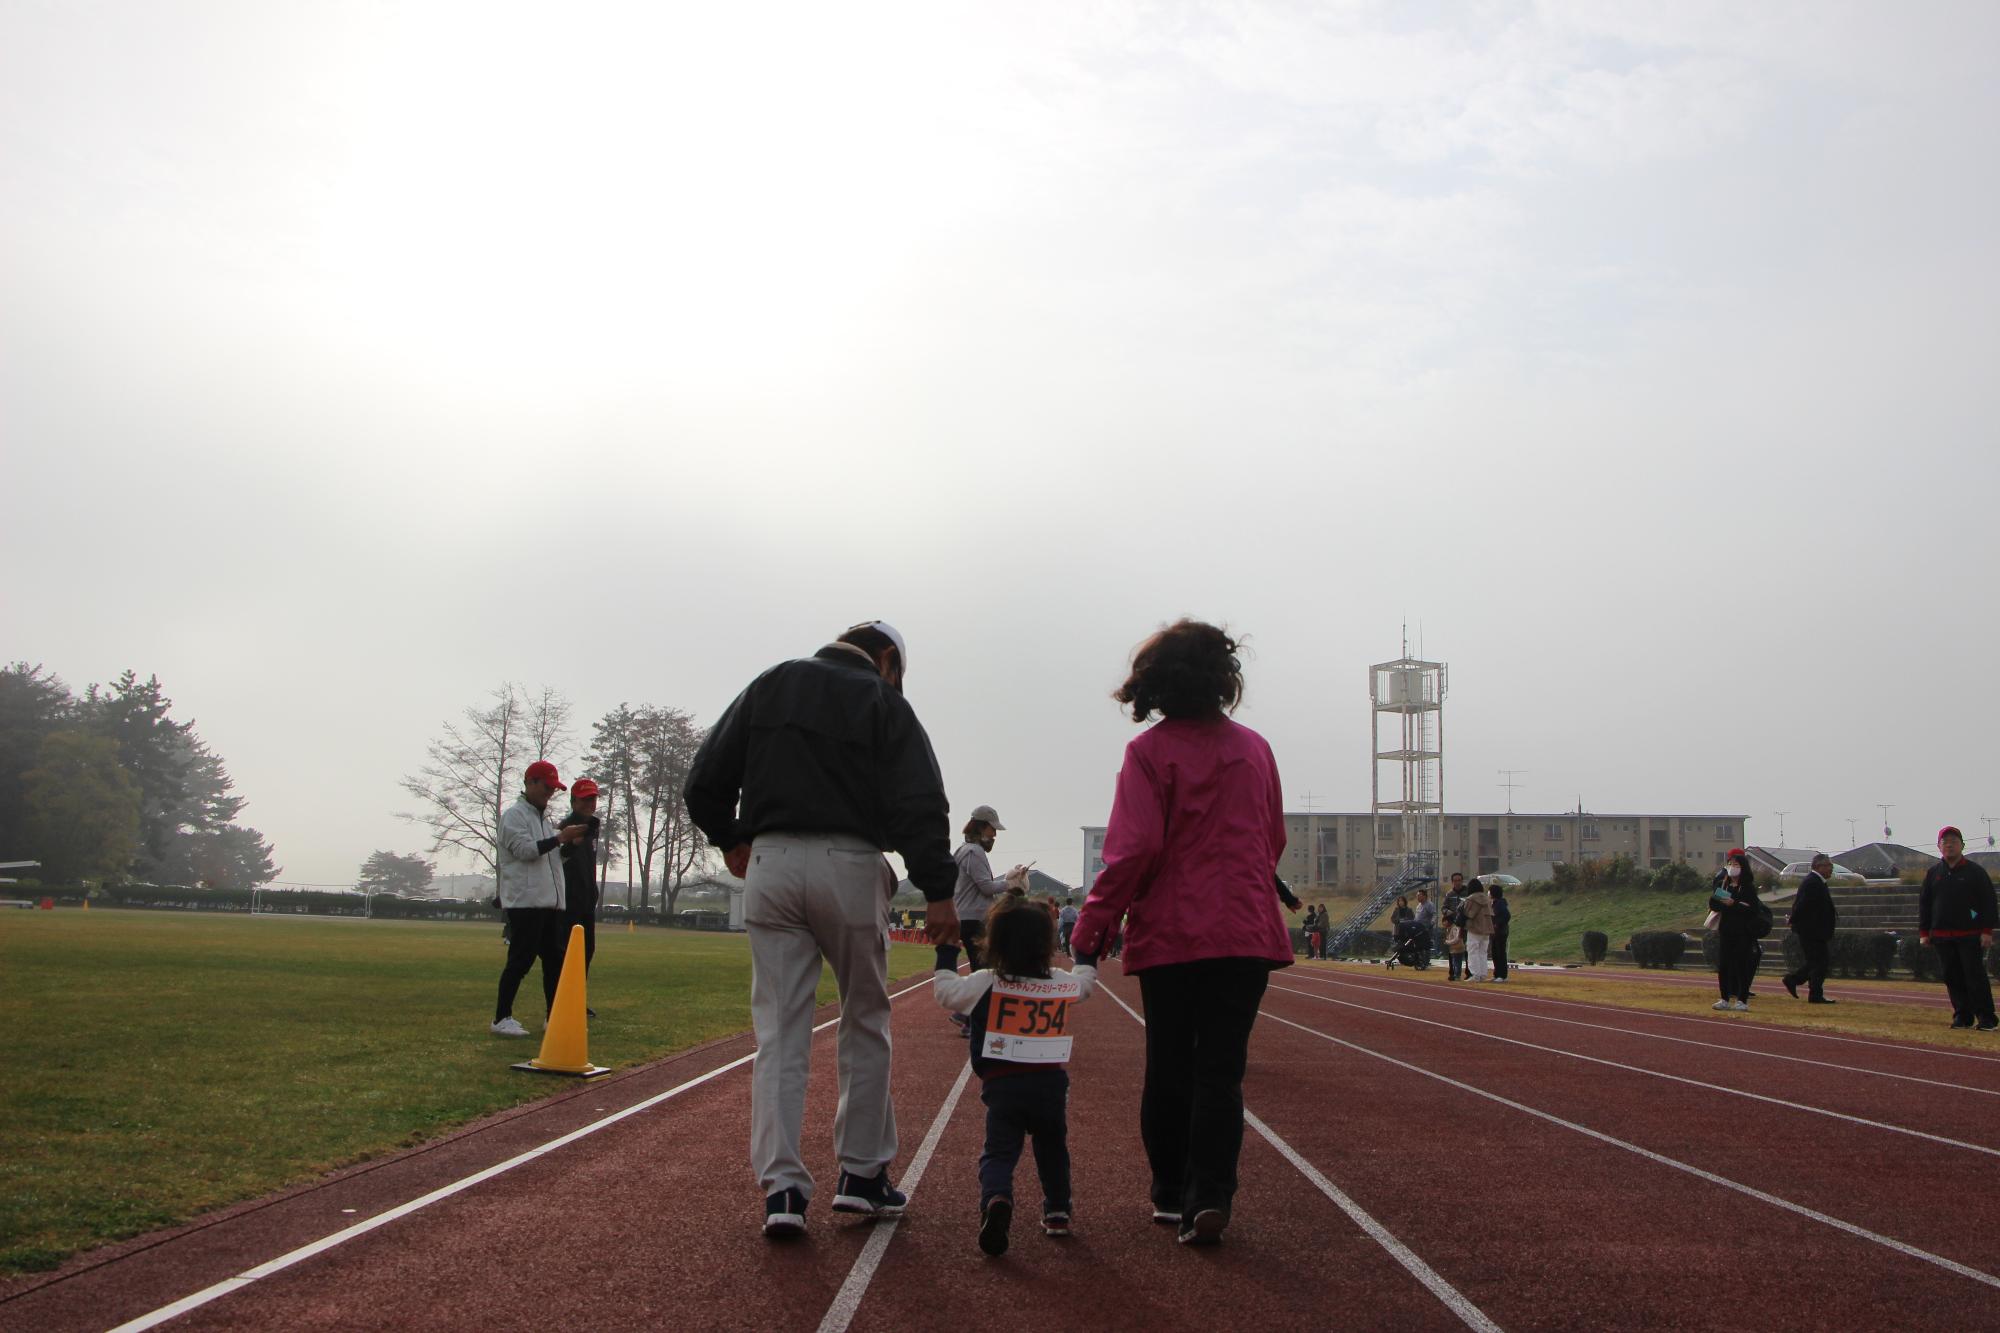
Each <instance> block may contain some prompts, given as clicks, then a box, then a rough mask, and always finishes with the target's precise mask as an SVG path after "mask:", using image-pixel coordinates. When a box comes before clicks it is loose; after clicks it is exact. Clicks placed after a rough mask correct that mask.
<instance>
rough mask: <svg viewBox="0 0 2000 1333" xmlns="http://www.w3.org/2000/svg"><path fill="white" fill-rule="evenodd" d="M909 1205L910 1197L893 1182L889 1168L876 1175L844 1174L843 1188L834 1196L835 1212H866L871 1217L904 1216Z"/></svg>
mask: <svg viewBox="0 0 2000 1333" xmlns="http://www.w3.org/2000/svg"><path fill="white" fill-rule="evenodd" d="M909 1202H910V1196H909V1195H907V1194H905V1193H903V1192H902V1191H901V1190H899V1189H897V1188H896V1187H895V1186H894V1185H891V1184H890V1183H889V1171H888V1168H887V1167H884V1168H883V1169H882V1171H881V1172H880V1173H879V1174H877V1175H873V1176H857V1175H855V1174H854V1173H853V1172H851V1171H843V1172H841V1173H840V1189H839V1190H838V1191H836V1192H835V1194H834V1196H833V1211H834V1212H836V1213H862V1214H865V1215H867V1216H869V1217H901V1216H902V1215H903V1209H904V1207H905V1206H906V1205H907V1204H908V1203H909Z"/></svg>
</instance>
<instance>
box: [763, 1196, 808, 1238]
mask: <svg viewBox="0 0 2000 1333" xmlns="http://www.w3.org/2000/svg"><path fill="white" fill-rule="evenodd" d="M805 1230H806V1196H805V1195H803V1194H801V1193H799V1191H797V1190H779V1191H778V1192H777V1193H776V1194H773V1195H770V1196H769V1197H768V1198H766V1199H765V1200H764V1234H765V1235H766V1236H769V1237H770V1238H771V1239H772V1240H789V1239H790V1238H791V1237H793V1236H802V1235H804V1234H805Z"/></svg>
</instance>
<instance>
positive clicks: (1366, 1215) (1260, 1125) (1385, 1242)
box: [822, 986, 1500, 1333]
mask: <svg viewBox="0 0 2000 1333" xmlns="http://www.w3.org/2000/svg"><path fill="white" fill-rule="evenodd" d="M1103 990H1104V993H1105V994H1106V995H1109V996H1110V997H1111V998H1112V999H1113V1000H1116V1001H1117V1002H1118V1007H1119V1008H1120V1009H1123V1010H1124V1011H1125V1012H1126V1013H1128V1014H1131V1015H1132V1017H1133V1019H1134V1020H1135V1021H1136V1022H1137V1023H1138V1024H1139V1026H1140V1027H1144V1026H1146V1020H1145V1019H1144V1018H1141V1017H1140V1016H1139V1014H1138V1012H1137V1011H1136V1010H1134V1009H1133V1008H1132V1006H1131V1005H1129V1004H1127V1003H1125V1000H1124V998H1123V997H1122V996H1120V995H1119V994H1118V993H1117V992H1116V991H1114V990H1112V989H1111V988H1110V987H1109V986H1105V987H1103ZM1243 1121H1244V1123H1245V1124H1247V1125H1249V1126H1250V1127H1251V1128H1252V1129H1254V1130H1256V1131H1257V1132H1258V1133H1259V1134H1261V1135H1263V1136H1264V1141H1265V1142H1267V1143H1269V1144H1270V1145H1271V1146H1272V1147H1273V1148H1276V1149H1277V1150H1278V1153H1279V1155H1280V1156H1282V1157H1283V1158H1284V1159H1285V1160H1286V1161H1288V1162H1290V1163H1291V1164H1292V1165H1293V1166H1295V1167H1297V1168H1298V1170H1299V1173H1300V1174H1301V1175H1303V1176H1305V1178H1306V1179H1307V1180H1310V1181H1311V1182H1312V1183H1313V1184H1314V1185H1315V1186H1317V1187H1318V1189H1319V1192H1320V1193H1321V1194H1324V1195H1325V1196H1326V1197H1327V1198H1329V1199H1331V1200H1333V1203H1334V1206H1335V1207H1337V1208H1339V1209H1340V1211H1341V1212H1343V1213H1346V1214H1347V1216H1348V1217H1349V1218H1350V1219H1351V1220H1352V1221H1353V1222H1354V1225H1356V1226H1358V1227H1360V1228H1361V1231H1362V1234H1364V1235H1366V1236H1367V1237H1368V1238H1369V1239H1370V1240H1372V1241H1374V1242H1375V1243H1376V1244H1377V1245H1380V1246H1381V1247H1382V1248H1383V1249H1384V1250H1387V1251H1388V1252H1389V1257H1390V1258H1391V1259H1394V1260H1395V1261H1396V1262H1397V1263H1399V1264H1401V1265H1402V1266H1403V1268H1404V1269H1405V1270H1406V1271H1407V1272H1408V1273H1409V1274H1410V1276H1411V1277H1413V1278H1415V1279H1416V1280H1417V1281H1419V1282H1421V1283H1423V1284H1424V1287H1425V1288H1426V1289H1427V1290H1429V1292H1430V1293H1431V1295H1433V1296H1435V1297H1437V1298H1438V1300H1440V1301H1442V1302H1443V1303H1444V1306H1445V1308H1446V1309H1448V1310H1450V1311H1451V1312H1452V1313H1453V1314H1455V1315H1457V1316H1458V1317H1459V1318H1460V1319H1461V1320H1463V1321H1464V1323H1465V1325H1466V1327H1468V1328H1476V1329H1479V1330H1481V1331H1482V1333H1500V1325H1498V1324H1496V1323H1494V1322H1493V1321H1492V1320H1491V1319H1489V1318H1488V1317H1487V1315H1486V1312H1485V1311H1484V1310H1481V1309H1480V1308H1479V1307H1478V1306H1477V1305H1474V1304H1473V1303H1472V1302H1471V1300H1469V1299H1468V1298H1467V1297H1466V1295H1465V1293H1463V1292H1461V1291H1460V1290H1459V1289H1458V1288H1457V1287H1454V1286H1452V1285H1451V1283H1449V1282H1447V1281H1446V1280H1445V1279H1444V1276H1443V1275H1442V1274H1440V1273H1439V1272H1438V1271H1437V1270H1436V1269H1435V1268H1432V1267H1431V1266H1430V1265H1429V1264H1427V1263H1425V1262H1424V1261H1423V1260H1422V1259H1421V1258H1419V1257H1418V1256H1417V1254H1416V1252H1415V1251H1414V1250H1412V1249H1411V1248H1410V1247H1409V1246H1407V1245H1405V1244H1403V1242H1402V1241H1400V1240H1397V1239H1396V1237H1395V1236H1394V1235H1393V1234H1392V1233H1391V1232H1390V1231H1389V1229H1388V1228H1387V1227H1385V1226H1383V1225H1382V1224H1381V1223H1380V1222H1377V1221H1376V1220H1375V1218H1374V1215H1373V1214H1371V1213H1370V1212H1369V1211H1368V1210H1367V1209H1365V1208H1363V1207H1362V1206H1361V1205H1360V1204H1358V1203H1356V1202H1355V1201H1354V1200H1353V1199H1351V1198H1349V1197H1348V1195H1347V1193H1346V1192H1345V1191H1344V1190H1342V1189H1341V1188H1340V1187H1339V1186H1337V1185H1335V1184H1334V1183H1333V1182H1332V1181H1331V1180H1328V1179H1327V1178H1326V1177H1325V1176H1324V1175H1322V1174H1321V1173H1320V1171H1319V1169H1318V1168H1317V1167H1315V1166H1314V1165H1313V1164H1312V1163H1311V1162H1308V1161H1307V1160H1306V1159H1305V1158H1303V1157H1301V1156H1299V1154H1298V1153H1297V1152H1296V1151H1295V1150H1294V1149H1293V1148H1292V1145H1291V1144H1289V1143H1287V1142H1285V1141H1284V1140H1283V1139H1281V1138H1279V1137H1278V1135H1277V1134H1276V1133H1275V1132H1274V1131H1273V1130H1272V1129H1271V1127H1270V1126H1269V1125H1267V1124H1265V1123H1264V1122H1263V1121H1262V1120H1259V1119H1258V1118H1257V1117H1256V1116H1254V1115H1252V1114H1251V1113H1250V1108H1249V1107H1247V1106H1246V1107H1244V1108H1243ZM822 1333H824V1330H822Z"/></svg>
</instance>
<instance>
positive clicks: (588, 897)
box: [558, 778, 598, 1018]
mask: <svg viewBox="0 0 2000 1333" xmlns="http://www.w3.org/2000/svg"><path fill="white" fill-rule="evenodd" d="M597 800H598V792H597V784H596V783H595V782H592V781H591V780H590V779H589V778H578V779H577V780H576V785H574V786H572V787H571V788H570V789H569V814H567V815H566V816H564V817H563V822H562V823H561V825H559V826H558V828H559V830H560V829H566V828H576V827H579V826H581V827H582V828H583V830H584V834H583V836H582V837H581V838H578V839H577V840H576V841H575V842H572V843H570V844H568V845H567V846H565V847H564V848H563V849H562V869H563V924H562V937H563V948H564V949H567V948H569V928H570V927H571V926H582V927H583V971H584V975H585V976H588V975H590V961H591V959H593V958H595V957H597V831H598V819H597ZM590 1016H591V1017H592V1018H595V1017H597V1014H596V1013H595V1012H594V1011H593V1012H592V1013H591V1014H590Z"/></svg>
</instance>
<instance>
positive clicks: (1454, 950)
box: [1438, 870, 1467, 981]
mask: <svg viewBox="0 0 2000 1333" xmlns="http://www.w3.org/2000/svg"><path fill="white" fill-rule="evenodd" d="M1438 926H1439V928H1440V929H1441V930H1442V931H1443V933H1444V947H1445V957H1446V959H1447V960H1448V961H1449V962H1450V964H1451V971H1450V972H1449V973H1447V974H1446V976H1445V980H1446V981H1457V980H1458V979H1459V978H1460V977H1461V976H1464V975H1467V972H1466V967H1465V874H1464V872H1463V871H1456V870H1455V871H1453V872H1452V876H1451V885H1450V887H1449V888H1447V889H1446V890H1445V895H1444V910H1443V911H1442V912H1440V913H1439V914H1438Z"/></svg>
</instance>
